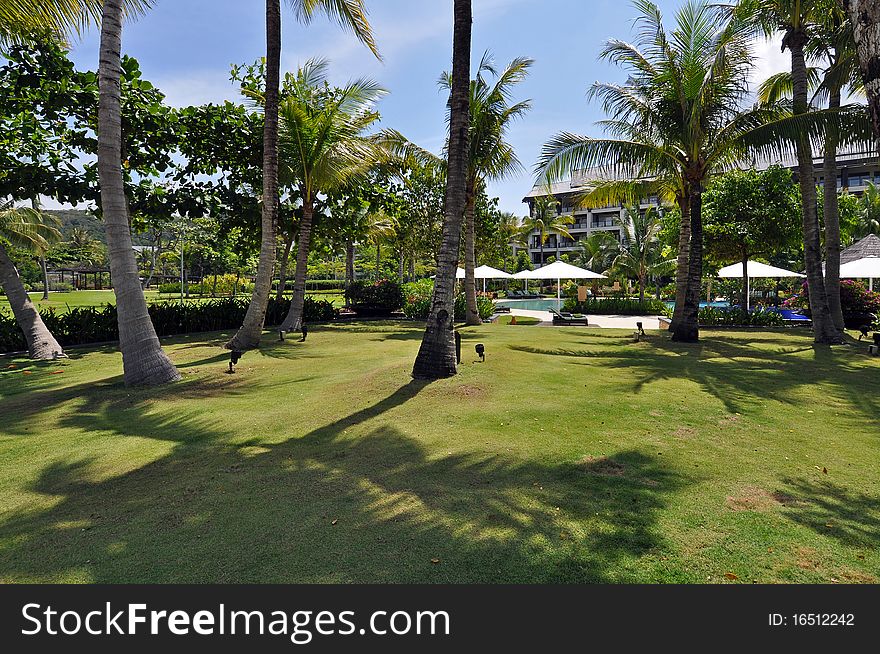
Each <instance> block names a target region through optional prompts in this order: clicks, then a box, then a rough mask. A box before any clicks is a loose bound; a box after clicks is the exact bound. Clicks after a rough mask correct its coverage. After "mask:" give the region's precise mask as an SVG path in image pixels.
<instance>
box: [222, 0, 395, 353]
mask: <svg viewBox="0 0 880 654" xmlns="http://www.w3.org/2000/svg"><path fill="white" fill-rule="evenodd" d="M288 2H289V4H290V5H291V6H292V7H293V9H294V12H295V13H296V16H297V19H298V20H299V21H300V22H302V23H308V22H309V21H311V19H312V16H314V14H315V13H316V12H317V11H322V12H324V13H325V14H327V15H328V16H330V17H331V18H334V19H335V20H336V21H337V22H338V23H339V24H340V25H341V26H342V27H343V28H346V29H349V30H351V31H352V32H353V33H354V35H355V36H356V37H357V38H358V40H360V41H361V42H362V43H364V44H365V45H366V46H367V47H368V48H369V49H370V50H371V51H372V52H373V54H374V55H376V56H377V57H378V56H379V53H378V50H377V49H376V43H375V41H374V40H373V34H372V30H371V28H370V23H369V21H368V20H367V12H366V8H365V6H364V0H288ZM280 84H281V0H266V87H265V90H264V92H263V101H262V107H263V114H264V120H265V125H264V128H263V202H262V210H261V221H260V225H261V241H260V259H259V265H258V267H257V277H256V282H255V284H254V292H253V295H252V297H251V303H250V305H249V307H248V311H247V314H246V315H245V319H244V322H243V323H242V326H241V329H239V330H238V332H237V333H236V334H235V336H233V337H232V339H231V340H230V341H229V342H228V343H227V344H226V347H227V348H228V349H231V350H235V351H243V350H249V349H254V348H256V347H257V346H258V345H259V343H260V336H261V334H262V332H263V325H264V323H265V320H266V309H267V306H268V302H269V294H270V293H271V292H272V277H273V276H274V273H275V248H276V245H277V243H276V225H277V223H278V173H279V164H278V138H279V135H278V125H279V108H278V107H279V93H280V89H279V87H280ZM306 249H307V248H306ZM297 266H299V262H298V261H297ZM294 295H295V297H294V303H293V304H292V305H291V306H292V307H293V306H295V305H296V304H297V303H298V304H299V308H298V309H296V311H298V312H300V313H301V311H302V300H301V299H300V300H299V301H298V302H297V300H296V294H294ZM297 317H298V318H301V317H302V316H301V315H300V316H297Z"/></svg>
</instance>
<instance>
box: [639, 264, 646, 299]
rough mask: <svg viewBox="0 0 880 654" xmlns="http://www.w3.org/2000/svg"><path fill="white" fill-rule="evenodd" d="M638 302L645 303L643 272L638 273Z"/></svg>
mask: <svg viewBox="0 0 880 654" xmlns="http://www.w3.org/2000/svg"><path fill="white" fill-rule="evenodd" d="M639 304H642V305H643V304H645V273H644V272H642V273H641V274H640V275H639Z"/></svg>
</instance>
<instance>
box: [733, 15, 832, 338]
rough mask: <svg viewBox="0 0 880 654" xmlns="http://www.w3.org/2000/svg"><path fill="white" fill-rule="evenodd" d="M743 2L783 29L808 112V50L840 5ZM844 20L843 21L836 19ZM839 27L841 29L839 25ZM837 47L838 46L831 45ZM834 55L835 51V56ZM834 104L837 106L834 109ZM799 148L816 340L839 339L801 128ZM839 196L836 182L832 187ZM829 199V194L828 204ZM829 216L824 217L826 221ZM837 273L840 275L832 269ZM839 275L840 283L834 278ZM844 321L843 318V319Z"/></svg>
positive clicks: (772, 31) (766, 28)
mask: <svg viewBox="0 0 880 654" xmlns="http://www.w3.org/2000/svg"><path fill="white" fill-rule="evenodd" d="M742 7H743V8H744V9H745V13H746V14H747V15H749V16H750V17H751V20H752V22H753V23H754V24H755V25H756V26H757V27H758V28H759V29H760V30H761V31H762V32H763V33H764V35H765V36H766V37H768V38H770V37H772V36H774V35H776V34H777V33H779V32H780V31H781V32H782V33H783V37H782V49H783V51H784V50H788V51H789V52H790V53H791V89H792V100H793V104H792V111H793V113H794V115H795V116H798V115H803V114H807V113H809V112H810V110H811V107H810V100H809V67H808V66H807V57H808V56H809V54H810V48H809V46H810V42H811V37H814V36H817V35H818V37H819V38H823V36H825V38H826V40H827V34H828V33H829V32H830V31H833V30H825V31H824V32H823V29H822V28H823V27H827V26H829V18H828V16H829V14H832V13H835V12H837V11H838V5H837V3H836V2H835V1H834V0H744V1H743V2H742ZM838 22H840V23H842V22H843V21H838ZM838 29H840V28H838ZM839 38H840V42H841V43H842V42H844V41H845V40H847V39H848V36H847V35H846V34H842V35H841V36H840V37H839ZM832 49H834V50H836V51H838V52H839V49H838V48H833V47H832ZM835 56H836V55H835ZM837 77H838V80H837V82H836V83H835V85H834V86H835V89H836V90H837V92H838V94H839V91H840V89H842V88H843V83H844V82H843V79H844V76H843V75H837ZM831 99H832V102H834V101H835V100H836V101H837V102H838V103H839V100H840V97H839V95H838V96H837V97H836V98H835V97H834V93H833V91H832V98H831ZM834 109H836V108H834ZM839 136H840V134H839V133H838V132H837V131H836V130H835V129H833V128H831V129H829V130H827V131H826V146H831V147H826V150H828V151H827V152H826V154H827V155H828V156H829V157H833V158H834V160H835V161H836V141H837V140H838V138H839ZM795 144H796V153H797V161H798V181H799V183H800V187H801V204H802V211H803V236H804V261H805V264H806V273H807V279H808V281H809V284H810V287H811V288H812V289H813V292H812V293H811V294H810V300H811V302H812V304H813V306H812V313H813V331H814V334H815V338H816V342H817V343H825V344H828V343H840V342H842V336H841V334H840V331H839V330H838V325H837V324H835V323H836V321H835V318H834V315H833V313H832V310H831V305H830V303H829V299H828V293H827V292H826V289H825V278H824V274H823V270H822V246H821V229H820V227H819V217H818V214H817V211H816V186H815V179H814V173H813V170H814V164H813V147H812V143H811V141H810V138H809V134H806V133H803V134H800V135H799V137H798V138H797V139H796V141H795ZM826 164H827V165H829V170H831V171H832V174H833V175H834V176H833V177H832V178H831V179H828V177H827V175H828V174H829V173H828V172H826V179H825V187H826V190H827V192H828V194H830V193H831V192H832V189H831V188H829V187H830V186H832V185H834V182H835V180H836V179H837V175H836V170H835V169H836V163H835V164H834V165H831V164H830V163H829V162H828V160H827V159H826ZM833 192H834V194H835V195H836V193H837V189H836V186H835V187H834V188H833ZM829 200H830V198H829V197H828V196H826V200H825V201H826V204H828V203H829ZM834 202H836V198H835V200H831V204H830V206H828V207H827V211H828V214H829V217H830V218H831V220H830V223H831V225H832V236H833V237H834V235H835V234H836V239H834V240H836V247H837V251H836V252H834V253H833V254H832V258H833V259H834V264H835V265H833V266H832V268H834V267H836V268H837V269H838V270H837V271H835V270H832V271H831V272H832V282H834V283H835V287H836V288H838V289H839V283H840V282H839V264H840V262H839V256H840V253H839V223H838V222H837V220H836V217H837V215H836V213H835V212H834V204H833V203H834ZM827 223H828V221H826V224H827ZM835 272H836V274H834V273H835ZM835 280H836V282H835ZM841 321H842V319H841Z"/></svg>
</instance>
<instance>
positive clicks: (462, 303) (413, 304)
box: [403, 279, 495, 320]
mask: <svg viewBox="0 0 880 654" xmlns="http://www.w3.org/2000/svg"><path fill="white" fill-rule="evenodd" d="M433 295H434V282H433V281H432V280H430V279H422V280H420V281H417V282H411V283H409V284H404V285H403V296H404V301H403V313H404V314H406V317H407V318H410V319H411V320H427V319H428V314H429V313H430V312H431V301H432V299H433ZM477 309H478V310H479V312H480V318H482V319H483V320H487V319H488V318H490V317H491V316H492V314H493V313H495V303H494V302H493V301H492V300H491V299H489V298H488V297H486V296H484V295H478V296H477ZM466 313H467V300H466V299H465V295H464V293H459V294H458V296H457V297H456V298H455V316H456V318H457V319H459V320H461V319H464V316H465V315H466Z"/></svg>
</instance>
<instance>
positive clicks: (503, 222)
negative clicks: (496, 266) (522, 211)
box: [498, 211, 528, 270]
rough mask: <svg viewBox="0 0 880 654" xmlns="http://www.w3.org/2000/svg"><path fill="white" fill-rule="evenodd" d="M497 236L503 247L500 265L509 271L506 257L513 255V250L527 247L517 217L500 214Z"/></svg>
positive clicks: (511, 214) (504, 213)
mask: <svg viewBox="0 0 880 654" xmlns="http://www.w3.org/2000/svg"><path fill="white" fill-rule="evenodd" d="M498 236H499V242H500V243H502V244H503V246H504V252H503V254H502V256H501V260H502V265H503V267H504V270H510V267H509V266H508V265H507V262H508V256H510V255H511V254H512V253H513V248H525V247H528V245H527V241H526V237H525V236H524V235H523V230H522V221H521V220H520V218H519V216H517V215H516V214H514V213H510V212H509V211H505V212H502V214H501V216H500V217H499V219H498Z"/></svg>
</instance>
